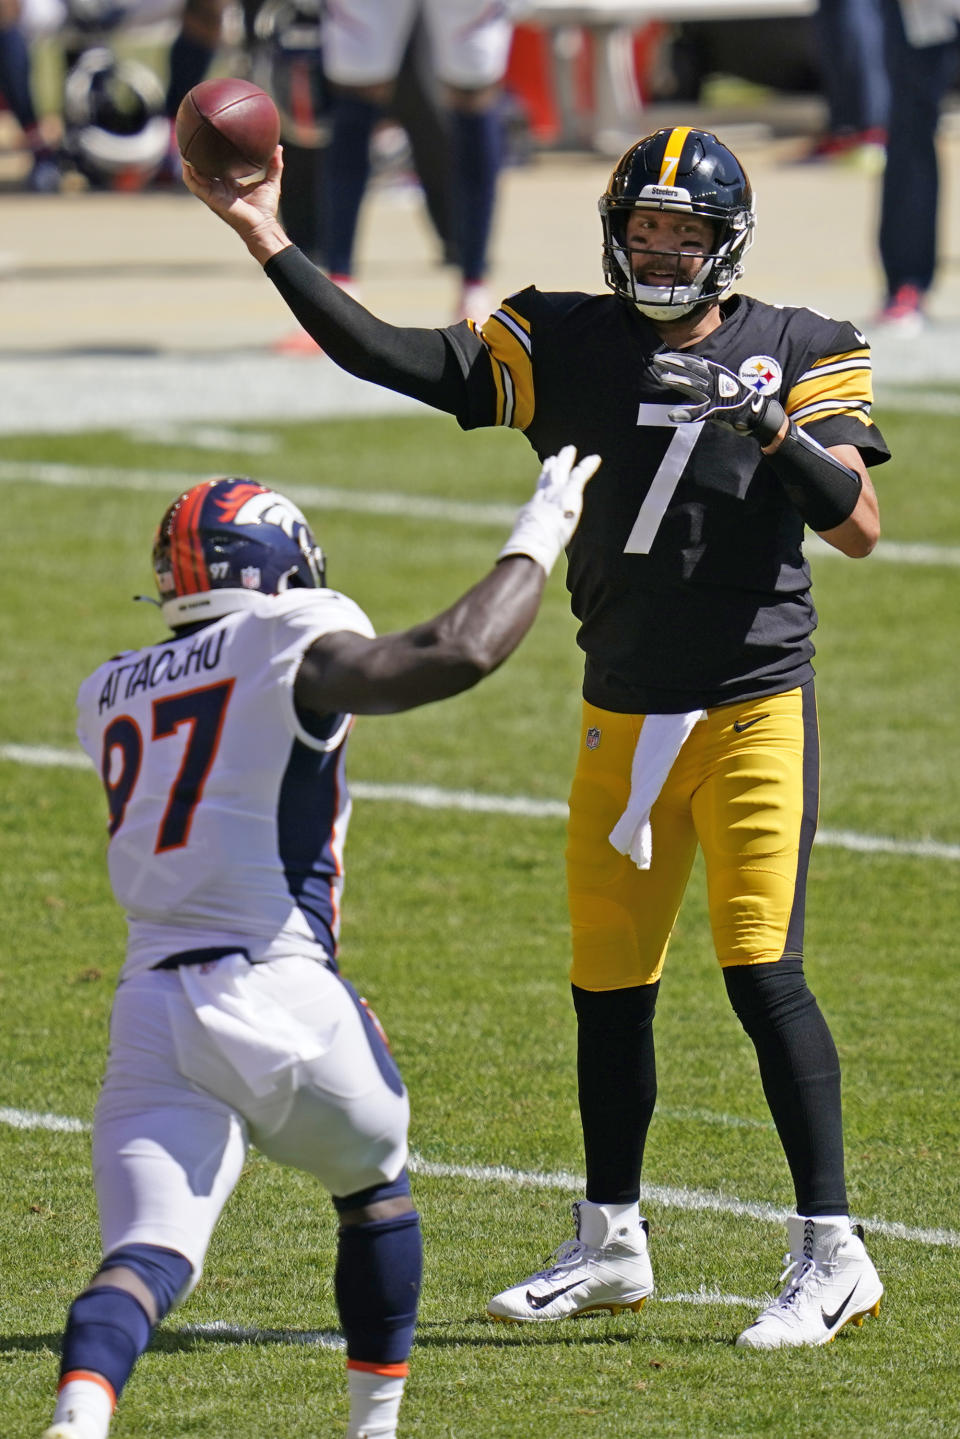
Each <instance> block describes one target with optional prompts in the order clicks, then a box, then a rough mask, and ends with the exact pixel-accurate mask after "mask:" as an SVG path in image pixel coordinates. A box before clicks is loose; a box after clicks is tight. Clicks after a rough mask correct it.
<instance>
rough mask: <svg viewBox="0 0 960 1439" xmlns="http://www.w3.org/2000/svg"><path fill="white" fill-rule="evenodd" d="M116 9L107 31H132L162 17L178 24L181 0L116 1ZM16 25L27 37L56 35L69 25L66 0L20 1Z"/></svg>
mask: <svg viewBox="0 0 960 1439" xmlns="http://www.w3.org/2000/svg"><path fill="white" fill-rule="evenodd" d="M116 12H117V19H116V21H115V22H114V23H112V24H111V25H110V27H109V29H110V31H111V32H114V31H117V30H136V29H138V28H141V27H145V26H150V25H156V24H158V23H160V22H161V21H165V20H171V21H172V20H175V21H177V22H178V23H179V21H180V19H181V18H182V16H183V0H131V3H129V4H125V5H121V4H117V6H116ZM20 24H21V27H22V29H23V32H24V34H25V35H26V37H27V39H28V40H39V39H42V38H43V37H45V36H48V35H59V34H60V33H61V31H62V30H64V29H69V28H70V24H71V21H70V9H69V6H68V5H67V3H66V0H22V5H21V10H20ZM98 43H99V42H98Z"/></svg>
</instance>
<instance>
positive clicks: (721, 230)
mask: <svg viewBox="0 0 960 1439" xmlns="http://www.w3.org/2000/svg"><path fill="white" fill-rule="evenodd" d="M601 203H602V202H601ZM680 208H681V207H679V206H673V205H664V204H662V203H661V204H652V205H645V204H642V203H632V204H613V205H610V206H609V207H608V208H607V209H606V210H605V211H603V212H602V215H601V222H602V224H603V273H604V278H605V280H606V282H607V284H608V285H609V286H610V288H611V289H612V290H615V291H616V292H617V294H618V295H622V296H623V298H624V299H626V300H630V301H631V302H632V303H633V304H634V305H635V306H636V307H637V309H638V310H639V311H640V313H641V314H642V315H646V316H647V317H648V318H649V319H651V320H678V319H680V318H681V316H683V315H687V314H689V313H690V311H691V310H694V309H696V308H697V306H699V305H702V304H704V303H708V302H712V301H715V300H719V299H721V298H722V297H723V296H724V295H726V294H727V293H728V291H729V290H730V289H731V288H732V287H733V285H735V284H736V282H737V280H739V279H740V277H741V275H742V274H743V256H744V255H745V254H746V252H747V251H748V250H749V248H750V246H751V245H752V243H753V224H754V216H753V214H752V213H748V212H745V211H738V212H737V213H736V215H735V216H733V217H729V216H726V215H724V216H723V217H722V218H721V217H719V216H716V217H715V216H711V215H709V214H707V213H706V210H705V207H704V206H702V205H697V206H689V205H688V206H684V207H683V210H684V211H685V212H686V213H688V214H694V215H698V216H700V217H701V218H703V219H710V220H711V221H712V223H713V229H714V236H715V238H714V240H713V244H712V246H711V248H710V250H709V251H707V252H705V253H704V252H697V251H691V250H686V251H679V252H678V251H675V250H657V249H656V248H647V247H645V248H644V249H643V250H642V252H641V251H640V250H639V249H638V250H636V251H635V252H634V253H636V254H640V253H642V254H643V255H645V256H649V255H662V256H663V257H664V258H665V259H666V260H667V261H669V265H672V266H673V269H674V273H675V279H674V281H673V283H672V284H670V285H644V284H642V283H641V282H640V281H639V279H638V278H637V277H636V275H635V274H634V270H633V265H632V263H631V259H630V254H631V252H630V249H629V247H628V245H627V240H626V229H627V221H628V219H629V217H630V215H632V214H633V213H634V212H635V211H637V210H658V211H665V210H678V209H680ZM692 254H695V255H696V257H697V258H698V259H699V260H700V262H701V263H700V268H699V270H698V271H697V273H696V274H695V275H694V276H692V277H691V278H688V277H686V276H684V275H683V274H682V273H681V269H682V262H683V261H684V260H686V259H689V257H690V256H691V255H692ZM669 265H665V266H664V269H667V268H669Z"/></svg>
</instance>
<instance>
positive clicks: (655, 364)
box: [650, 350, 786, 445]
mask: <svg viewBox="0 0 960 1439" xmlns="http://www.w3.org/2000/svg"><path fill="white" fill-rule="evenodd" d="M650 372H651V374H652V376H653V378H654V379H655V380H656V381H657V383H658V384H660V385H663V386H664V388H665V389H668V390H675V391H677V392H678V393H679V394H680V395H681V396H682V397H683V401H684V403H683V404H682V405H678V406H677V408H676V409H675V410H670V411H669V412H668V419H670V420H672V421H673V422H674V424H684V423H686V422H688V421H690V420H712V421H713V423H714V424H717V425H726V426H727V428H728V429H731V430H736V432H737V433H738V434H740V435H753V436H754V438H755V439H757V440H759V442H760V444H761V445H769V444H770V442H771V441H772V440H774V439H775V438H776V436H777V435H778V434H779V432H780V429H781V426H782V425H783V422H784V419H785V418H786V415H785V413H784V409H783V406H782V405H781V404H780V401H779V400H777V399H776V398H775V397H774V396H773V395H759V394H757V393H756V391H754V390H751V389H750V387H749V386H748V385H744V384H743V383H742V382H741V381H740V380H738V379H737V377H736V375H734V374H733V373H732V371H730V370H727V369H725V368H724V366H723V365H718V364H716V363H715V361H713V360H704V359H702V358H701V357H700V356H699V355H685V354H682V353H678V352H675V351H669V350H668V351H665V352H664V353H663V354H659V355H654V357H653V359H652V360H651V361H650Z"/></svg>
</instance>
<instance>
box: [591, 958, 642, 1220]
mask: <svg viewBox="0 0 960 1439" xmlns="http://www.w3.org/2000/svg"><path fill="white" fill-rule="evenodd" d="M659 987H660V985H659V981H658V982H657V983H656V984H644V985H638V986H636V987H635V988H632V989H611V990H603V991H599V992H598V991H594V990H589V989H578V988H577V986H576V985H573V986H572V989H573V1003H574V1007H575V1009H576V1011H577V1080H578V1084H579V1093H580V1122H581V1124H582V1125H583V1148H584V1155H585V1158H586V1165H587V1196H586V1197H587V1198H588V1199H589V1200H591V1201H592V1202H593V1203H595V1204H629V1203H631V1202H632V1201H633V1200H635V1199H637V1197H638V1196H639V1193H640V1171H641V1168H642V1165H643V1147H644V1144H645V1142H646V1138H647V1130H648V1129H649V1127H650V1120H651V1119H652V1117H653V1109H654V1105H655V1103H656V1098H657V1070H656V1059H655V1055H654V1047H653V1015H654V1010H655V1009H656V1004H657V990H658V989H659Z"/></svg>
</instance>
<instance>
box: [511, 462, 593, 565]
mask: <svg viewBox="0 0 960 1439" xmlns="http://www.w3.org/2000/svg"><path fill="white" fill-rule="evenodd" d="M576 458H577V451H576V447H575V446H574V445H565V446H564V448H563V449H562V450H561V451H560V452H559V454H556V455H551V456H550V458H549V459H548V460H545V461H544V464H543V469H542V470H541V471H540V475H539V478H538V480H537V488H536V489H535V490H534V492H533V494H532V496H531V497H530V499H529V500H528V501H527V503H526V504H525V505H524V506H523V508H522V509H521V510H520V511H519V512H518V513H517V519H516V523H515V525H514V527H513V533H512V534H511V536H510V538H509V539H508V540H507V543H506V544H505V545H504V547H503V549H502V550H501V551H500V553H499V555H498V556H497V558H498V559H500V560H503V559H506V558H507V556H508V555H529V556H530V558H531V559H532V560H536V562H537V564H538V565H541V566H542V568H543V569H545V570H546V572H547V574H549V573H550V571H551V570H552V569H553V566H554V564H555V563H556V560H557V557H558V556H559V554H560V551H561V550H563V549H565V548H566V546H567V545H568V544H569V543H570V540H571V539H572V538H573V532H574V530H575V529H576V528H577V524H578V523H579V520H580V512H581V510H582V509H583V489H584V486H585V485H586V483H587V481H588V480H589V478H590V476H591V475H592V474H594V472H595V471H596V469H597V467H598V466H599V464H600V456H599V455H587V456H586V457H585V458H584V459H582V460H581V461H580V463H579V464H577V463H576Z"/></svg>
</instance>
